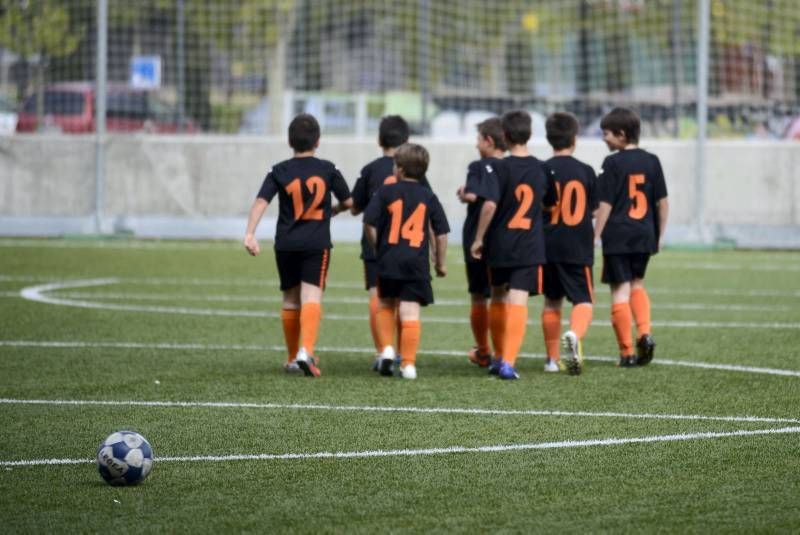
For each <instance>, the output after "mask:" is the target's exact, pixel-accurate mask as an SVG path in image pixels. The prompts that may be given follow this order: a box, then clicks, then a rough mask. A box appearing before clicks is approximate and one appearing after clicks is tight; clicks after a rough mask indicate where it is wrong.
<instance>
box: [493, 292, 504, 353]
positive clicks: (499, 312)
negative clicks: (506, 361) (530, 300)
mask: <svg viewBox="0 0 800 535" xmlns="http://www.w3.org/2000/svg"><path fill="white" fill-rule="evenodd" d="M505 322H506V304H505V303H492V304H490V305H489V333H490V334H491V336H492V345H493V346H494V355H495V358H498V359H499V358H500V357H501V356H503V355H504V354H505V352H504V348H503V338H504V337H505V330H506V325H505Z"/></svg>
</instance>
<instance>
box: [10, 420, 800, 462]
mask: <svg viewBox="0 0 800 535" xmlns="http://www.w3.org/2000/svg"><path fill="white" fill-rule="evenodd" d="M793 433H800V427H797V426H795V427H782V428H778V429H756V430H739V431H723V432H716V431H711V432H703V433H684V434H677V435H654V436H647V437H632V438H603V439H589V440H565V441H559V442H538V443H532V444H500V445H496V446H476V447H467V446H450V447H446V448H423V449H398V450H368V451H336V452H329V451H322V452H311V453H260V454H231V455H197V456H181V457H156V458H155V461H156V462H229V461H271V460H294V459H298V460H303V459H358V458H375V457H418V456H427V455H444V454H453V453H501V452H509V451H527V450H549V449H564V448H585V447H592V446H621V445H625V444H653V443H658V442H686V441H692V440H709V439H715V438H727V437H748V436H759V435H780V434H793ZM93 462H95V461H94V459H30V460H18V461H0V466H6V467H16V466H48V465H50V466H51V465H71V464H89V463H93Z"/></svg>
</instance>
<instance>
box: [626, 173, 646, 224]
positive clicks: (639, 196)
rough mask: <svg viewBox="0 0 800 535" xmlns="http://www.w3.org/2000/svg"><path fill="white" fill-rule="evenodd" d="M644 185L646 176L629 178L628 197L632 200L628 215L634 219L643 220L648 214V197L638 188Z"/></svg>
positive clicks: (631, 176)
mask: <svg viewBox="0 0 800 535" xmlns="http://www.w3.org/2000/svg"><path fill="white" fill-rule="evenodd" d="M642 184H644V175H630V176H628V197H630V199H631V207H630V208H629V209H628V215H629V216H630V217H631V218H632V219H642V218H643V217H644V216H645V215H646V214H647V197H645V194H644V192H643V191H642V190H640V189H639V188H638V186H640V185H642Z"/></svg>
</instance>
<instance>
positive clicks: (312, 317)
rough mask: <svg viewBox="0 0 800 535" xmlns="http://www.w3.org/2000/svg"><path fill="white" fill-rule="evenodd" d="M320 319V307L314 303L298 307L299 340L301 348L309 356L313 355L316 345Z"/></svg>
mask: <svg viewBox="0 0 800 535" xmlns="http://www.w3.org/2000/svg"><path fill="white" fill-rule="evenodd" d="M321 319H322V305H321V304H320V303H315V302H307V303H303V305H302V306H301V307H300V333H301V335H300V338H301V342H302V347H304V348H305V349H306V352H307V353H308V354H309V355H314V346H315V345H316V344H317V335H318V334H319V322H320V320H321Z"/></svg>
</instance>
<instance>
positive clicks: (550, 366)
mask: <svg viewBox="0 0 800 535" xmlns="http://www.w3.org/2000/svg"><path fill="white" fill-rule="evenodd" d="M563 366H564V365H563V364H562V363H561V361H560V360H556V359H546V360H545V361H544V371H546V372H547V373H558V372H560V371H561V368H562V367H563Z"/></svg>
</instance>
